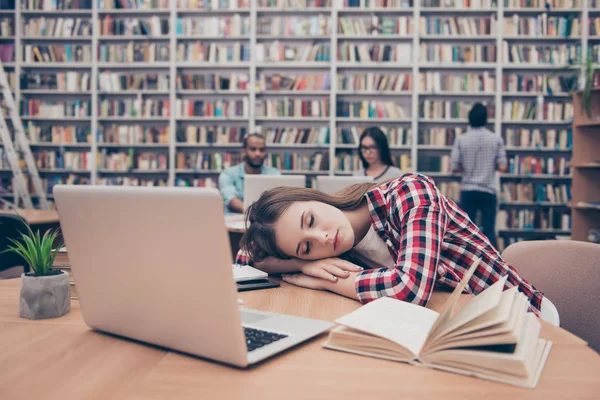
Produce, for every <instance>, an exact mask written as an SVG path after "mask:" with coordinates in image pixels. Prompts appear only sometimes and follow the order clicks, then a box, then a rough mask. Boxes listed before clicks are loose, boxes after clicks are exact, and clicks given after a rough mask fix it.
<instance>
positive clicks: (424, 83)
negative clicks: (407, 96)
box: [408, 71, 496, 93]
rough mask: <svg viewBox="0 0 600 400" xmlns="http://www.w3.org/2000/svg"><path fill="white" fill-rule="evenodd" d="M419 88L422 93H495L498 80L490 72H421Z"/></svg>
mask: <svg viewBox="0 0 600 400" xmlns="http://www.w3.org/2000/svg"><path fill="white" fill-rule="evenodd" d="M419 88H420V89H419V90H420V91H421V92H422V93H440V92H465V93H493V92H495V91H496V78H495V77H494V74H493V73H490V72H488V71H485V72H460V73H441V72H433V71H431V72H421V73H420V74H419ZM408 90H410V89H408Z"/></svg>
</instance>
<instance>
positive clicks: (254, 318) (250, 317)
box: [242, 311, 271, 324]
mask: <svg viewBox="0 0 600 400" xmlns="http://www.w3.org/2000/svg"><path fill="white" fill-rule="evenodd" d="M270 317H271V316H270V315H263V314H259V313H254V312H252V311H243V312H242V324H254V323H256V322H258V321H262V320H263V319H267V318H270Z"/></svg>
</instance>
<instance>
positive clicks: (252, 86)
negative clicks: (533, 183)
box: [2, 0, 600, 185]
mask: <svg viewBox="0 0 600 400" xmlns="http://www.w3.org/2000/svg"><path fill="white" fill-rule="evenodd" d="M581 2H582V7H581V8H576V9H565V10H549V11H548V10H544V9H539V10H538V9H505V8H504V1H503V0H498V6H497V8H492V9H485V10H483V9H479V10H472V9H451V8H425V7H421V1H420V0H414V7H411V8H400V9H355V8H353V9H347V8H342V7H340V3H341V2H339V1H338V0H332V7H330V8H312V9H308V10H306V9H296V8H269V9H266V8H260V7H257V5H256V2H255V1H253V2H251V4H252V6H251V8H249V9H241V10H196V9H192V10H189V9H178V8H177V4H176V3H177V2H176V1H175V0H172V1H171V6H170V8H168V9H160V10H148V9H135V10H106V9H99V8H98V0H92V3H93V4H92V5H93V8H92V9H91V10H54V11H45V10H21V9H20V7H19V1H18V0H17V1H16V3H17V4H16V9H15V10H14V11H13V10H3V11H4V12H3V13H2V15H14V18H15V32H16V35H15V36H14V37H13V38H12V39H13V40H14V44H15V57H16V61H15V63H14V70H15V73H16V76H17V83H18V78H19V77H20V76H21V74H22V73H23V72H24V71H43V70H47V71H57V70H58V69H60V70H61V72H62V71H67V70H70V69H71V68H73V69H74V70H87V71H90V77H91V85H90V86H91V87H90V90H89V91H85V92H66V91H44V90H40V91H35V90H22V89H21V88H20V85H17V87H16V88H15V98H16V101H17V103H19V102H20V100H21V98H22V97H23V95H28V96H31V95H39V96H42V97H43V96H46V95H53V96H56V95H68V96H76V95H77V96H86V95H89V96H90V98H91V103H92V116H91V117H90V119H89V123H90V128H91V131H92V141H91V143H90V144H89V145H88V146H89V147H90V148H91V152H92V155H93V159H94V160H95V159H96V155H97V154H98V149H99V148H101V147H105V145H102V144H99V143H98V141H97V132H98V130H99V125H100V122H101V121H102V120H103V119H102V118H101V117H99V116H98V104H99V101H100V97H101V96H102V97H105V96H120V95H125V96H131V95H163V96H168V97H169V100H170V107H171V108H170V111H171V112H170V117H168V118H167V119H165V121H166V122H168V126H169V130H170V139H169V144H168V149H169V153H168V154H169V163H168V184H169V185H174V184H175V180H176V177H177V175H176V174H177V173H178V172H179V171H178V170H176V154H177V150H178V149H186V148H188V149H189V148H194V149H199V150H200V149H202V150H208V151H218V150H220V149H236V148H239V144H231V145H228V144H225V145H217V144H209V145H201V144H187V143H181V144H178V143H177V142H176V135H177V128H178V124H179V123H181V122H188V123H189V122H194V121H200V122H202V123H206V124H211V125H212V124H221V123H223V122H224V119H223V118H181V117H178V115H177V112H176V111H177V110H176V100H177V99H178V98H182V97H185V96H195V95H197V96H198V97H201V96H212V97H215V96H225V97H230V96H244V97H246V96H247V97H248V99H249V102H248V103H249V114H248V117H247V118H246V117H245V118H232V119H230V120H229V121H230V122H231V123H232V125H236V126H239V125H240V124H244V122H247V128H248V132H253V131H255V130H256V128H257V125H260V124H263V123H276V122H283V124H285V123H287V124H289V125H292V126H293V125H295V124H296V123H297V122H298V121H302V122H304V123H306V124H310V123H313V124H315V126H317V125H320V126H322V125H323V124H326V125H327V126H328V127H329V135H330V136H329V144H327V145H312V144H307V145H302V146H299V145H281V144H274V145H272V146H270V147H271V149H272V150H273V151H276V152H282V151H295V150H305V149H309V150H310V149H312V150H315V151H328V152H329V169H328V170H327V171H322V173H326V174H329V175H335V174H336V166H335V155H336V150H339V149H345V150H351V147H350V146H348V145H344V144H339V145H338V144H337V135H336V128H337V127H338V126H340V123H343V124H344V125H343V126H348V124H351V123H352V122H353V121H352V120H347V119H344V118H338V117H336V114H337V113H336V103H337V99H338V96H340V95H342V96H355V97H360V96H367V97H368V96H381V97H382V98H384V99H386V100H389V99H394V98H398V99H402V98H404V99H406V98H408V97H410V104H411V112H410V115H411V119H410V120H409V121H389V122H383V124H385V125H391V124H397V125H398V126H406V125H407V124H409V125H410V128H411V134H412V137H411V145H410V146H401V148H400V149H399V150H402V151H410V156H411V170H416V169H417V165H418V157H419V154H420V152H422V151H428V150H431V149H429V148H427V146H426V145H420V144H419V143H418V137H419V135H418V132H419V128H422V127H423V126H431V125H432V124H440V125H442V126H447V125H448V124H452V123H453V122H452V121H438V120H429V121H427V120H422V119H420V118H419V104H420V102H421V101H422V100H423V99H425V98H428V97H435V96H440V97H442V96H448V97H449V96H457V97H463V98H465V99H467V98H468V99H473V100H475V99H481V100H482V101H483V100H491V99H493V100H494V103H495V114H496V118H495V119H494V120H493V121H491V122H492V123H493V126H494V129H495V132H496V133H497V134H501V132H502V129H503V128H504V127H506V126H512V125H515V124H517V122H515V121H502V118H501V116H502V101H503V100H506V99H510V98H531V97H539V95H542V94H534V93H531V94H530V93H510V92H503V91H502V76H503V74H504V73H506V72H508V71H511V72H518V71H520V70H531V71H540V72H543V71H545V70H547V69H548V66H546V65H519V64H517V65H515V64H512V65H511V64H507V63H505V61H504V60H503V58H502V46H503V43H504V40H505V39H507V40H517V39H518V41H519V43H525V42H527V41H530V42H531V43H536V42H540V41H547V42H549V43H556V42H559V41H560V42H563V43H571V44H575V43H580V44H581V46H582V54H584V55H585V54H586V53H587V48H588V45H589V41H590V40H594V39H595V38H590V37H589V27H588V17H589V16H590V14H591V13H590V11H592V13H593V14H594V15H598V14H600V10H590V9H589V4H588V1H587V0H581ZM536 12H537V13H539V12H547V13H549V14H552V15H566V14H571V13H575V14H577V15H578V16H579V18H580V21H581V29H582V32H581V35H578V36H576V37H565V38H540V37H518V38H515V37H509V36H504V19H505V16H506V15H512V14H514V13H518V14H521V15H523V16H533V15H535V13H536ZM157 13H158V14H159V15H161V16H163V17H166V18H168V19H169V22H170V31H169V34H168V35H161V36H160V37H152V36H148V37H131V36H124V37H118V36H100V35H99V33H100V30H99V18H102V17H103V16H104V15H106V14H110V15H113V16H124V17H131V16H140V17H145V16H150V15H156V14H157ZM233 13H239V14H240V15H241V16H242V17H249V18H250V21H251V23H250V25H251V28H250V33H249V35H245V36H240V37H227V38H225V37H219V36H215V37H210V36H198V35H195V36H178V35H177V32H176V22H177V18H179V17H186V16H187V17H194V16H200V15H201V16H210V15H215V16H228V15H232V14H233ZM274 14H277V15H313V14H324V15H326V16H328V17H330V20H331V23H330V27H331V35H330V36H329V37H327V36H305V37H281V36H279V35H273V36H266V35H257V29H256V28H257V27H256V22H257V20H258V18H259V16H268V15H274ZM371 14H376V15H382V14H394V15H399V16H400V15H405V16H411V17H412V18H413V24H414V31H413V33H412V35H410V36H402V37H401V36H399V35H390V36H388V37H386V36H385V35H380V36H377V37H364V38H362V37H357V36H355V35H349V36H346V35H341V34H338V21H339V18H340V16H344V17H361V16H368V15H371ZM484 14H486V15H493V16H495V17H496V20H497V26H498V33H497V34H496V35H495V36H489V37H477V38H469V37H464V36H459V37H453V38H449V39H451V40H454V39H457V41H460V42H464V41H468V40H472V39H476V41H477V42H481V43H483V42H485V41H495V44H496V49H497V52H496V53H497V57H498V59H497V60H496V62H494V63H478V64H448V63H446V64H441V65H438V64H431V63H428V62H421V61H420V54H419V49H420V44H421V43H422V42H429V41H435V40H443V41H445V40H447V39H448V38H447V37H437V36H435V35H420V34H419V29H418V21H419V19H420V17H421V16H433V15H440V16H442V15H460V16H472V17H475V16H477V15H484ZM44 15H46V16H50V17H57V18H58V17H60V16H64V15H68V16H72V17H78V18H85V17H86V16H90V17H91V18H92V26H93V32H92V36H91V37H86V38H63V37H61V38H53V37H47V38H39V37H23V35H22V25H23V22H24V20H25V19H26V18H33V17H38V16H44ZM10 39H11V38H6V39H4V40H10ZM196 39H202V40H207V41H223V40H231V41H240V42H248V41H249V43H250V48H251V49H253V48H255V46H256V44H257V42H258V41H270V40H278V39H279V40H284V41H287V40H315V41H319V42H320V41H327V40H329V43H330V45H331V60H330V61H328V62H308V63H303V62H287V63H264V62H263V63H259V62H257V61H256V60H255V58H254V56H253V55H254V53H253V52H251V59H250V61H247V62H239V63H228V64H224V65H220V64H214V63H195V62H192V63H187V62H177V60H176V47H177V44H178V43H181V42H185V41H189V40H196ZM36 40H39V41H44V42H46V41H47V42H51V41H53V40H55V41H60V42H63V43H64V42H68V41H69V40H71V41H73V42H76V43H80V42H89V41H91V45H92V50H93V53H94V54H93V55H94V57H93V60H92V62H91V63H56V64H41V63H25V62H23V61H22V59H23V48H22V46H23V44H24V43H32V42H35V41H36ZM130 40H136V41H143V40H148V41H156V40H159V41H169V44H170V46H171V54H170V60H169V61H168V62H159V63H129V64H127V63H123V64H119V63H111V62H107V63H104V62H99V61H98V60H97V57H95V56H96V51H94V49H97V48H98V46H99V43H101V42H102V43H104V42H113V43H114V42H119V41H123V42H126V41H130ZM345 40H358V41H360V42H369V41H372V42H376V41H379V40H381V41H385V42H386V43H388V42H392V43H395V42H402V43H406V42H407V41H410V42H411V43H412V46H413V58H412V60H410V62H409V63H406V64H404V63H403V64H400V63H390V64H387V63H348V62H344V61H338V60H337V56H336V48H337V46H338V44H339V43H341V42H342V41H345ZM7 65H10V64H7ZM131 68H134V69H135V70H136V71H138V72H143V71H145V70H165V71H166V70H168V73H169V78H170V79H169V85H170V86H169V89H168V91H164V90H158V91H153V90H139V91H137V90H136V91H126V92H117V93H110V92H101V91H100V90H99V89H98V87H97V79H98V75H99V73H100V71H103V70H115V71H122V72H124V71H126V70H128V69H131ZM213 68H219V69H220V70H221V71H220V72H223V71H226V70H231V71H243V72H247V73H248V74H249V81H248V85H249V87H248V90H246V91H239V92H235V91H231V92H230V91H226V92H224V91H219V90H216V91H183V90H178V89H177V87H176V77H177V74H178V73H181V69H186V70H195V71H194V72H196V71H197V72H201V71H206V70H207V69H213ZM550 68H551V69H556V68H557V67H556V66H550ZM300 69H301V70H312V71H315V72H317V71H328V72H329V73H330V75H331V89H330V90H329V91H322V90H317V91H307V92H261V91H260V90H258V88H257V85H256V84H257V81H256V76H257V72H261V71H273V70H289V71H294V70H300ZM431 69H434V70H448V71H451V70H469V71H484V70H488V71H490V72H491V71H494V73H495V78H496V87H495V90H494V91H493V92H491V93H461V92H458V93H421V92H420V90H419V84H418V81H419V73H421V72H423V71H427V70H431ZM342 70H365V72H366V71H378V70H385V71H392V70H396V71H397V72H399V73H401V72H408V71H410V72H411V73H412V75H413V88H412V90H410V91H406V92H400V93H393V92H381V93H380V92H368V93H361V92H352V91H345V90H339V88H338V87H337V74H338V72H340V71H342ZM280 96H291V97H293V96H297V97H310V96H314V97H322V96H329V106H330V107H329V111H330V115H329V116H328V117H324V118H314V119H312V118H289V119H286V118H278V117H274V118H268V117H267V118H265V117H258V116H257V115H256V104H257V101H258V100H259V99H263V98H276V97H280ZM543 96H544V97H547V98H553V97H554V98H562V99H566V98H568V94H565V93H561V94H557V95H543ZM56 119H57V120H60V118H56ZM229 121H227V122H229ZM119 122H123V123H131V122H135V121H126V120H124V121H117V120H115V123H119ZM356 122H357V123H358V124H361V125H367V122H366V121H364V120H356ZM540 122H541V121H531V123H540ZM381 123H382V121H381V120H373V125H378V124H381ZM283 124H282V126H283ZM459 125H460V126H464V125H465V124H464V122H463V121H459ZM541 125H547V126H548V127H554V126H560V125H564V126H565V127H566V125H567V124H566V123H565V124H562V123H561V122H550V123H547V124H545V123H543V122H542V123H541ZM64 146H67V147H68V146H69V145H68V144H65V145H64ZM124 146H128V147H136V145H124ZM71 147H73V148H77V147H78V146H75V145H72V146H71ZM79 147H81V148H82V149H84V148H85V145H82V146H79ZM162 147H163V148H164V145H162ZM354 147H357V146H354ZM137 148H147V149H151V148H153V147H152V146H137ZM561 152H563V151H561ZM540 153H542V152H540ZM99 171H102V173H104V171H103V170H101V169H99V168H92V171H91V181H92V184H96V183H97V182H98V174H99ZM206 172H207V174H214V171H206ZM60 173H63V172H62V171H61V172H60ZM149 173H150V174H152V172H149ZM161 173H162V172H161ZM319 173H321V172H319ZM144 174H148V173H144ZM343 174H344V175H347V174H348V172H347V171H346V172H344V173H343ZM524 179H527V178H524ZM556 179H565V178H564V177H556Z"/></svg>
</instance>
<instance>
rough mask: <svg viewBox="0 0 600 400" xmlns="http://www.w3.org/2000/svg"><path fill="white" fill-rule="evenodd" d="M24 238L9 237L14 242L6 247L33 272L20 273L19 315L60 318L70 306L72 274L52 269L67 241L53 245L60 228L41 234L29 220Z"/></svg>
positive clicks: (22, 235)
mask: <svg viewBox="0 0 600 400" xmlns="http://www.w3.org/2000/svg"><path fill="white" fill-rule="evenodd" d="M26 227H27V233H22V232H21V240H15V239H9V240H10V241H11V242H12V243H13V245H12V246H9V248H8V249H7V250H5V251H11V252H14V253H17V254H19V255H20V256H21V257H23V259H24V260H25V262H27V264H28V265H29V268H30V270H31V272H28V273H23V274H22V275H21V294H20V302H19V315H20V316H21V317H22V318H29V319H44V318H57V317H61V316H63V315H65V314H66V313H68V312H69V311H70V310H71V296H70V287H69V275H68V274H67V273H66V272H64V271H60V270H56V269H53V268H52V266H53V265H54V259H55V258H56V255H57V254H58V252H59V251H60V249H61V248H63V247H64V244H61V245H59V246H58V247H56V248H53V247H54V242H55V240H56V237H57V236H58V234H59V229H56V230H48V231H46V233H44V236H42V237H40V231H37V232H36V233H35V234H34V233H33V231H32V230H31V228H30V227H29V225H27V224H26Z"/></svg>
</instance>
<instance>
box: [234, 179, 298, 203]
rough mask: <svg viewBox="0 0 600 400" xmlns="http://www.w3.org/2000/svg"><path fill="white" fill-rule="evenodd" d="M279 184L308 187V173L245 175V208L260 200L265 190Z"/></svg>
mask: <svg viewBox="0 0 600 400" xmlns="http://www.w3.org/2000/svg"><path fill="white" fill-rule="evenodd" d="M279 186H291V187H306V175H245V176H244V210H247V209H248V207H250V206H251V205H252V203H254V202H255V201H256V200H258V199H259V198H260V195H261V194H263V192H265V191H267V190H270V189H273V188H276V187H279Z"/></svg>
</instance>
